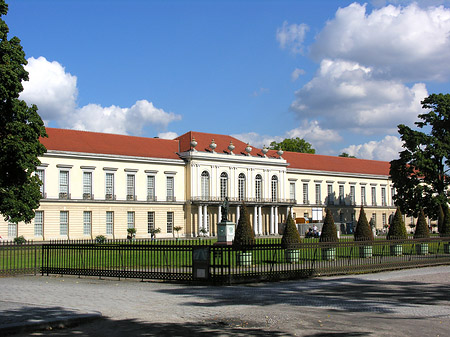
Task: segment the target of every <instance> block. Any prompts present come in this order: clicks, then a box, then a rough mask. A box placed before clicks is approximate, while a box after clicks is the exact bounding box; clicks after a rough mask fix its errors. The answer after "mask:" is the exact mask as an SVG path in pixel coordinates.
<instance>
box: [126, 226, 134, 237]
mask: <svg viewBox="0 0 450 337" xmlns="http://www.w3.org/2000/svg"><path fill="white" fill-rule="evenodd" d="M127 233H128V235H127V239H128V240H131V239H132V238H134V237H135V236H136V228H134V227H132V228H127Z"/></svg>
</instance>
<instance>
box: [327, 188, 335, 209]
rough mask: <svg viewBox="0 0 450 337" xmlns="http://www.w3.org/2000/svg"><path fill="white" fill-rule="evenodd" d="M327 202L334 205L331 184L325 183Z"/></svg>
mask: <svg viewBox="0 0 450 337" xmlns="http://www.w3.org/2000/svg"><path fill="white" fill-rule="evenodd" d="M327 204H328V205H334V196H333V185H331V184H328V185H327Z"/></svg>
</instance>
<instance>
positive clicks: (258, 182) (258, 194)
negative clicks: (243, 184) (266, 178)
mask: <svg viewBox="0 0 450 337" xmlns="http://www.w3.org/2000/svg"><path fill="white" fill-rule="evenodd" d="M255 199H256V201H261V199H262V176H261V175H260V174H257V175H256V176H255Z"/></svg>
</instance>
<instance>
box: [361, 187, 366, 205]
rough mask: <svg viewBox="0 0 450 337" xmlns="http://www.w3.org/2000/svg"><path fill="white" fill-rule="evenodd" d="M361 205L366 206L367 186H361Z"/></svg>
mask: <svg viewBox="0 0 450 337" xmlns="http://www.w3.org/2000/svg"><path fill="white" fill-rule="evenodd" d="M361 205H363V206H366V186H361Z"/></svg>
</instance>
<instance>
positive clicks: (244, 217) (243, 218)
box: [233, 203, 255, 250]
mask: <svg viewBox="0 0 450 337" xmlns="http://www.w3.org/2000/svg"><path fill="white" fill-rule="evenodd" d="M254 243H255V233H253V229H252V226H251V225H250V216H249V214H248V210H247V207H246V206H245V204H244V203H242V206H241V212H240V216H239V221H238V224H237V226H236V233H235V235H234V241H233V248H234V249H236V250H242V249H243V248H244V249H245V246H248V245H253V244H254Z"/></svg>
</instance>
